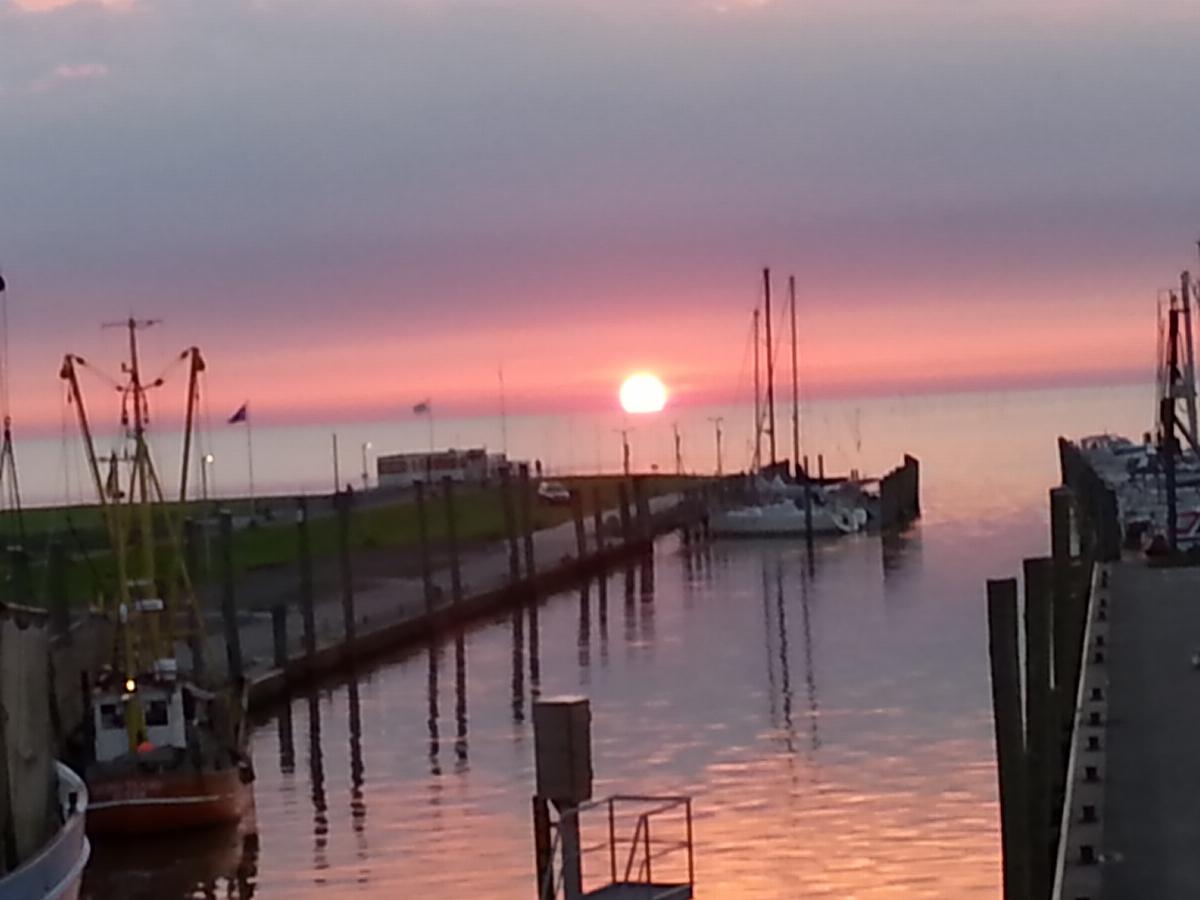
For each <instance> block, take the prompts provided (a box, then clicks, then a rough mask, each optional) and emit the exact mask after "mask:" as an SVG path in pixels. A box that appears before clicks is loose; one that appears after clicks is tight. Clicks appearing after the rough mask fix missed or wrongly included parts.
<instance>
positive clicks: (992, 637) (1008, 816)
mask: <svg viewBox="0 0 1200 900" xmlns="http://www.w3.org/2000/svg"><path fill="white" fill-rule="evenodd" d="M987 613H988V650H989V656H990V658H991V669H992V710H993V715H994V716H995V724H996V763H997V765H996V768H997V771H998V773H999V780H1000V842H1001V848H1002V856H1003V866H1004V900H1030V898H1031V897H1033V896H1034V895H1032V894H1031V893H1030V892H1029V842H1028V840H1027V839H1026V838H1027V834H1026V829H1027V827H1028V823H1029V812H1028V809H1029V807H1028V794H1027V784H1026V771H1025V758H1024V757H1025V751H1024V742H1023V740H1022V734H1021V732H1022V727H1021V684H1020V669H1019V663H1018V651H1017V581H1016V579H1015V578H1006V579H1003V580H1001V581H989V582H988V583H987Z"/></svg>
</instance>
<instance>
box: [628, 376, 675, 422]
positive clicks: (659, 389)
mask: <svg viewBox="0 0 1200 900" xmlns="http://www.w3.org/2000/svg"><path fill="white" fill-rule="evenodd" d="M666 403H667V389H666V388H665V387H663V383H662V382H661V381H660V380H659V378H658V376H657V375H652V374H650V373H649V372H638V373H636V374H634V375H630V376H629V377H628V378H626V379H625V381H624V382H622V384H621V408H622V409H623V410H625V412H627V413H655V412H659V411H661V410H662V408H663V407H664V406H665V405H666Z"/></svg>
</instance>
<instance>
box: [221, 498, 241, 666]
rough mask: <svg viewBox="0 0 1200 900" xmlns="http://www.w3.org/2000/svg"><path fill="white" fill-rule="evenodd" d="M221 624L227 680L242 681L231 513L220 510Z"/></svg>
mask: <svg viewBox="0 0 1200 900" xmlns="http://www.w3.org/2000/svg"><path fill="white" fill-rule="evenodd" d="M220 540H221V623H222V625H223V626H224V629H225V664H226V671H227V673H228V675H229V680H230V681H232V682H234V683H235V684H236V683H238V682H240V681H241V680H242V675H243V669H242V635H241V632H240V631H239V630H238V623H237V602H236V598H235V596H234V579H233V513H231V512H230V511H229V510H227V509H224V510H221V517H220Z"/></svg>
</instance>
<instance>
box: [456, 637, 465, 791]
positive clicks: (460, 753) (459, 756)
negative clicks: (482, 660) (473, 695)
mask: <svg viewBox="0 0 1200 900" xmlns="http://www.w3.org/2000/svg"><path fill="white" fill-rule="evenodd" d="M454 726H455V732H454V760H455V763H454V767H455V771H456V772H465V771H466V769H467V640H466V636H465V635H464V634H463V633H462V631H459V632H458V634H456V635H455V636H454Z"/></svg>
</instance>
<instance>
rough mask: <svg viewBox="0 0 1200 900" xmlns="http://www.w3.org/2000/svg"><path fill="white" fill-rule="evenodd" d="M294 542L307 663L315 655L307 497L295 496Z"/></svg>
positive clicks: (315, 630) (314, 614)
mask: <svg viewBox="0 0 1200 900" xmlns="http://www.w3.org/2000/svg"><path fill="white" fill-rule="evenodd" d="M296 542H297V546H298V548H299V554H300V615H301V616H302V617H303V622H304V656H305V658H306V659H307V661H308V663H309V665H311V664H312V661H313V658H314V657H315V656H316V655H317V617H316V610H315V609H314V608H313V602H314V598H313V563H312V541H311V540H310V537H309V533H308V498H307V497H297V498H296Z"/></svg>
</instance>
